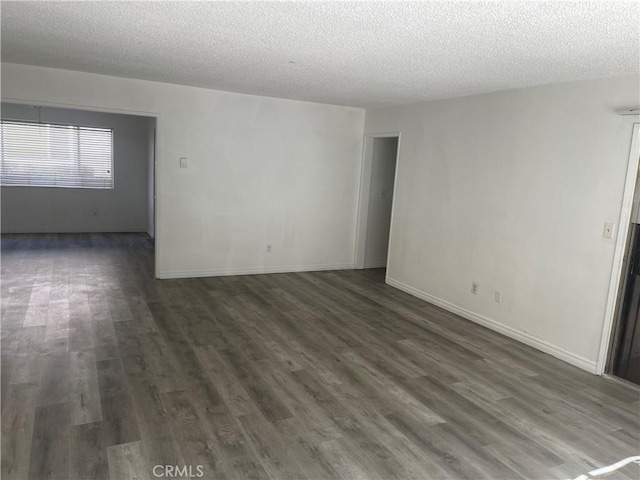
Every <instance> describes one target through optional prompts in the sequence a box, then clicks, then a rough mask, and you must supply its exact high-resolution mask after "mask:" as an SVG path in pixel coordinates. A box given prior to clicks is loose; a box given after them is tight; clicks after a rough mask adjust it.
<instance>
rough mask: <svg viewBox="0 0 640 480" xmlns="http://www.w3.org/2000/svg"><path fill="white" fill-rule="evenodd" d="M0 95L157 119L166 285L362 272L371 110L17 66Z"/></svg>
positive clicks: (160, 246) (161, 268)
mask: <svg viewBox="0 0 640 480" xmlns="http://www.w3.org/2000/svg"><path fill="white" fill-rule="evenodd" d="M2 97H3V99H4V100H5V101H11V100H14V101H15V99H18V100H20V101H30V102H34V103H55V104H63V105H75V106H82V107H89V108H91V109H98V110H101V109H102V110H104V109H108V110H123V111H129V112H131V111H134V112H138V113H139V112H152V113H155V114H158V115H159V117H158V124H157V161H158V168H157V173H156V180H157V182H158V184H157V198H156V209H157V212H156V218H157V224H156V232H155V233H156V248H157V259H156V260H157V274H158V275H159V276H160V277H180V276H184V277H188V276H194V275H217V274H226V273H249V272H260V271H288V270H311V269H322V268H348V267H351V266H352V265H353V261H354V260H353V245H354V236H355V215H356V196H357V190H358V188H357V185H358V175H359V168H360V158H361V148H362V132H363V126H364V110H362V109H357V108H346V107H337V106H330V105H320V104H313V103H305V102H298V101H291V100H282V99H275V98H266V97H259V96H252V95H240V94H234V93H227V92H220V91H214V90H206V89H201V88H194V87H186V86H179V85H169V84H163V83H156V82H148V81H141V80H132V79H124V78H116V77H108V76H103V75H94V74H87V73H80V72H73V71H65V70H57V69H50V68H42V67H32V66H25V65H15V64H3V65H2ZM180 157H187V158H188V162H189V167H188V168H186V169H181V168H179V164H178V163H179V162H178V160H179V158H180ZM267 244H271V245H272V253H270V254H267V253H266V252H265V250H266V248H265V247H266V245H267Z"/></svg>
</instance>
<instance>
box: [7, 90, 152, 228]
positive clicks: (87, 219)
mask: <svg viewBox="0 0 640 480" xmlns="http://www.w3.org/2000/svg"><path fill="white" fill-rule="evenodd" d="M1 114H2V118H3V119H13V120H31V121H36V122H37V121H38V119H39V116H38V109H36V108H33V107H32V106H29V105H16V104H11V103H2V110H1ZM40 120H41V121H43V122H52V123H62V124H69V125H82V126H92V127H105V128H111V129H113V162H114V188H113V189H111V190H97V189H86V188H45V187H3V188H2V192H1V196H2V224H1V225H2V232H3V233H39V232H46V233H63V232H146V231H147V181H148V180H147V168H148V165H147V158H148V155H149V154H148V141H147V131H148V123H149V119H148V118H145V117H137V116H131V115H117V114H110V113H100V112H89V111H83V110H72V109H63V108H50V107H46V108H42V110H41V114H40Z"/></svg>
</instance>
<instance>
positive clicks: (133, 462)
mask: <svg viewBox="0 0 640 480" xmlns="http://www.w3.org/2000/svg"><path fill="white" fill-rule="evenodd" d="M107 456H108V459H109V473H110V478H111V480H150V479H151V478H153V477H152V476H151V475H150V468H149V466H148V465H147V462H146V461H145V459H144V456H143V453H142V447H141V445H140V442H131V443H124V444H121V445H112V446H110V447H108V448H107Z"/></svg>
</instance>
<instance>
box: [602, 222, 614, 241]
mask: <svg viewBox="0 0 640 480" xmlns="http://www.w3.org/2000/svg"><path fill="white" fill-rule="evenodd" d="M615 229H616V224H615V223H605V224H604V229H603V230H602V238H613V232H614V231H615Z"/></svg>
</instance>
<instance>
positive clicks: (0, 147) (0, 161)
mask: <svg viewBox="0 0 640 480" xmlns="http://www.w3.org/2000/svg"><path fill="white" fill-rule="evenodd" d="M5 123H7V124H26V125H30V126H38V127H42V126H45V127H46V126H51V127H54V128H55V127H69V128H72V129H73V130H74V131H75V134H76V135H77V147H76V148H77V156H76V157H75V158H76V164H77V168H78V172H80V170H81V167H82V157H81V154H80V150H81V145H80V136H81V131H82V129H87V130H102V131H105V132H109V138H110V146H109V153H110V168H109V173H110V177H111V178H110V180H111V181H110V185H109V186H106V187H102V186H94V185H64V184H57V185H56V184H48V185H38V184H33V183H30V179H31V176H28V175H26V174H25V181H23V182H21V183H20V184H16V183H12V184H5V183H4V177H5V175H4V168H5V157H4V149H5V136H4V134H2V132H0V187H1V188H12V187H17V188H64V189H75V190H115V187H116V181H115V180H116V178H115V151H114V146H115V141H114V136H115V132H114V129H113V128H111V127H106V126H96V125H80V124H71V123H63V122H51V121H46V122H38V121H35V120H24V119H12V118H2V119H0V127H1V126H2V125H3V124H5ZM47 133H48V134H49V135H50V132H47ZM82 178H83V177H81V176H80V173H78V179H79V182H78V183H80V184H81V183H82Z"/></svg>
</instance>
